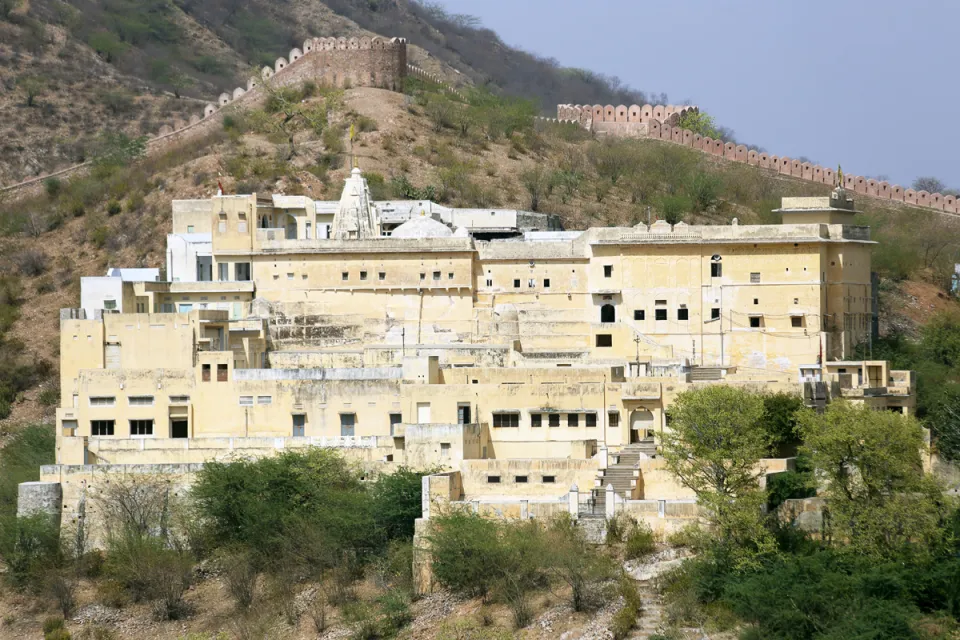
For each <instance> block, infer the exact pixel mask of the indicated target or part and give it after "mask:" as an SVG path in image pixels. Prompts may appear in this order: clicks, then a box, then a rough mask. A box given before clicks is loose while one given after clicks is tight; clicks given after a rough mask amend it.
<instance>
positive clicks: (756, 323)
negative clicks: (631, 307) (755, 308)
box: [750, 316, 763, 329]
mask: <svg viewBox="0 0 960 640" xmlns="http://www.w3.org/2000/svg"><path fill="white" fill-rule="evenodd" d="M762 326H763V318H761V317H760V316H751V317H750V328H751V329H759V328H760V327H762Z"/></svg>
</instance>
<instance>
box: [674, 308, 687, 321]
mask: <svg viewBox="0 0 960 640" xmlns="http://www.w3.org/2000/svg"><path fill="white" fill-rule="evenodd" d="M689 319H690V310H689V309H685V308H680V309H677V320H689Z"/></svg>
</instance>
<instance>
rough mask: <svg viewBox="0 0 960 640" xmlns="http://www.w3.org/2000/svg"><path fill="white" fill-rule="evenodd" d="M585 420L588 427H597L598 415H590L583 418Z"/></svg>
mask: <svg viewBox="0 0 960 640" xmlns="http://www.w3.org/2000/svg"><path fill="white" fill-rule="evenodd" d="M583 420H584V422H585V423H586V425H587V426H588V427H595V426H597V414H595V413H588V414H587V415H585V416H583Z"/></svg>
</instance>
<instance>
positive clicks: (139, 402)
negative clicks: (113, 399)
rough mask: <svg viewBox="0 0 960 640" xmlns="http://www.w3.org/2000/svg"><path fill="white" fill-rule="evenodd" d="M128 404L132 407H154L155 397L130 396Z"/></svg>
mask: <svg viewBox="0 0 960 640" xmlns="http://www.w3.org/2000/svg"><path fill="white" fill-rule="evenodd" d="M127 403H128V404H129V405H130V406H131V407H152V406H153V396H130V397H129V398H127Z"/></svg>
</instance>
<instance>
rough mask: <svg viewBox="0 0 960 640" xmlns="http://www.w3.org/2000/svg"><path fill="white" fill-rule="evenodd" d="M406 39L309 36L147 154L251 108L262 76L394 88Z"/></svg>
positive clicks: (23, 187)
mask: <svg viewBox="0 0 960 640" xmlns="http://www.w3.org/2000/svg"><path fill="white" fill-rule="evenodd" d="M407 70H408V65H407V41H406V39H405V38H392V39H385V38H380V37H374V38H369V37H366V36H364V37H361V38H310V39H308V40H306V41H305V42H304V43H303V48H302V49H301V48H299V47H296V48H294V49H291V51H290V53H289V55H288V57H286V58H283V57H281V58H277V60H276V61H275V62H274V64H273V66H272V67H269V66H265V67H263V69H261V70H260V73H259V74H258V75H259V77H252V78H250V79H249V80H247V84H246V86H245V87H237V88H235V89H234V90H233V91H231V92H224V93H221V94H220V96H219V97H218V98H217V100H216V101H215V102H209V103H207V105H206V106H204V108H203V112H202V113H196V114H194V115H193V116H191V117H190V119H189V120H187V121H183V120H178V121H175V122H171V123H169V124H165V125H163V126H162V127H160V130H159V131H158V132H157V134H156V135H155V136H152V137H150V139H149V140H147V154H153V153H158V152H159V153H162V152H163V151H166V150H168V149H170V148H171V147H175V146H177V145H179V144H180V143H182V142H185V141H187V140H191V139H195V138H197V137H200V136H202V135H204V134H207V133H210V132H211V131H214V130H216V129H218V128H219V127H221V126H222V125H223V115H224V109H225V108H226V107H229V106H233V105H239V104H242V105H243V106H256V105H257V104H259V101H261V100H262V99H263V98H264V92H263V91H262V90H260V89H259V85H260V83H261V82H262V81H263V80H270V81H271V83H272V84H273V85H274V86H286V85H292V84H298V83H302V82H304V81H306V80H313V81H315V82H320V83H322V84H326V85H331V86H336V87H345V86H354V87H379V88H383V89H391V90H394V91H399V90H401V89H402V87H403V78H404V77H406V74H407ZM88 166H89V163H86V162H85V163H82V164H78V165H74V166H72V167H68V168H66V169H61V170H60V171H56V172H54V173H50V174H46V175H43V176H38V177H36V178H31V179H30V180H24V181H23V182H19V183H17V184H14V185H10V186H7V187H3V188H0V193H3V194H5V195H11V194H12V195H14V196H16V197H23V196H27V195H36V194H39V193H40V192H41V191H42V190H43V181H44V180H46V179H48V178H51V177H69V176H72V175H76V174H78V173H80V172H81V171H83V170H85V169H86V168H87V167H88Z"/></svg>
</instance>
